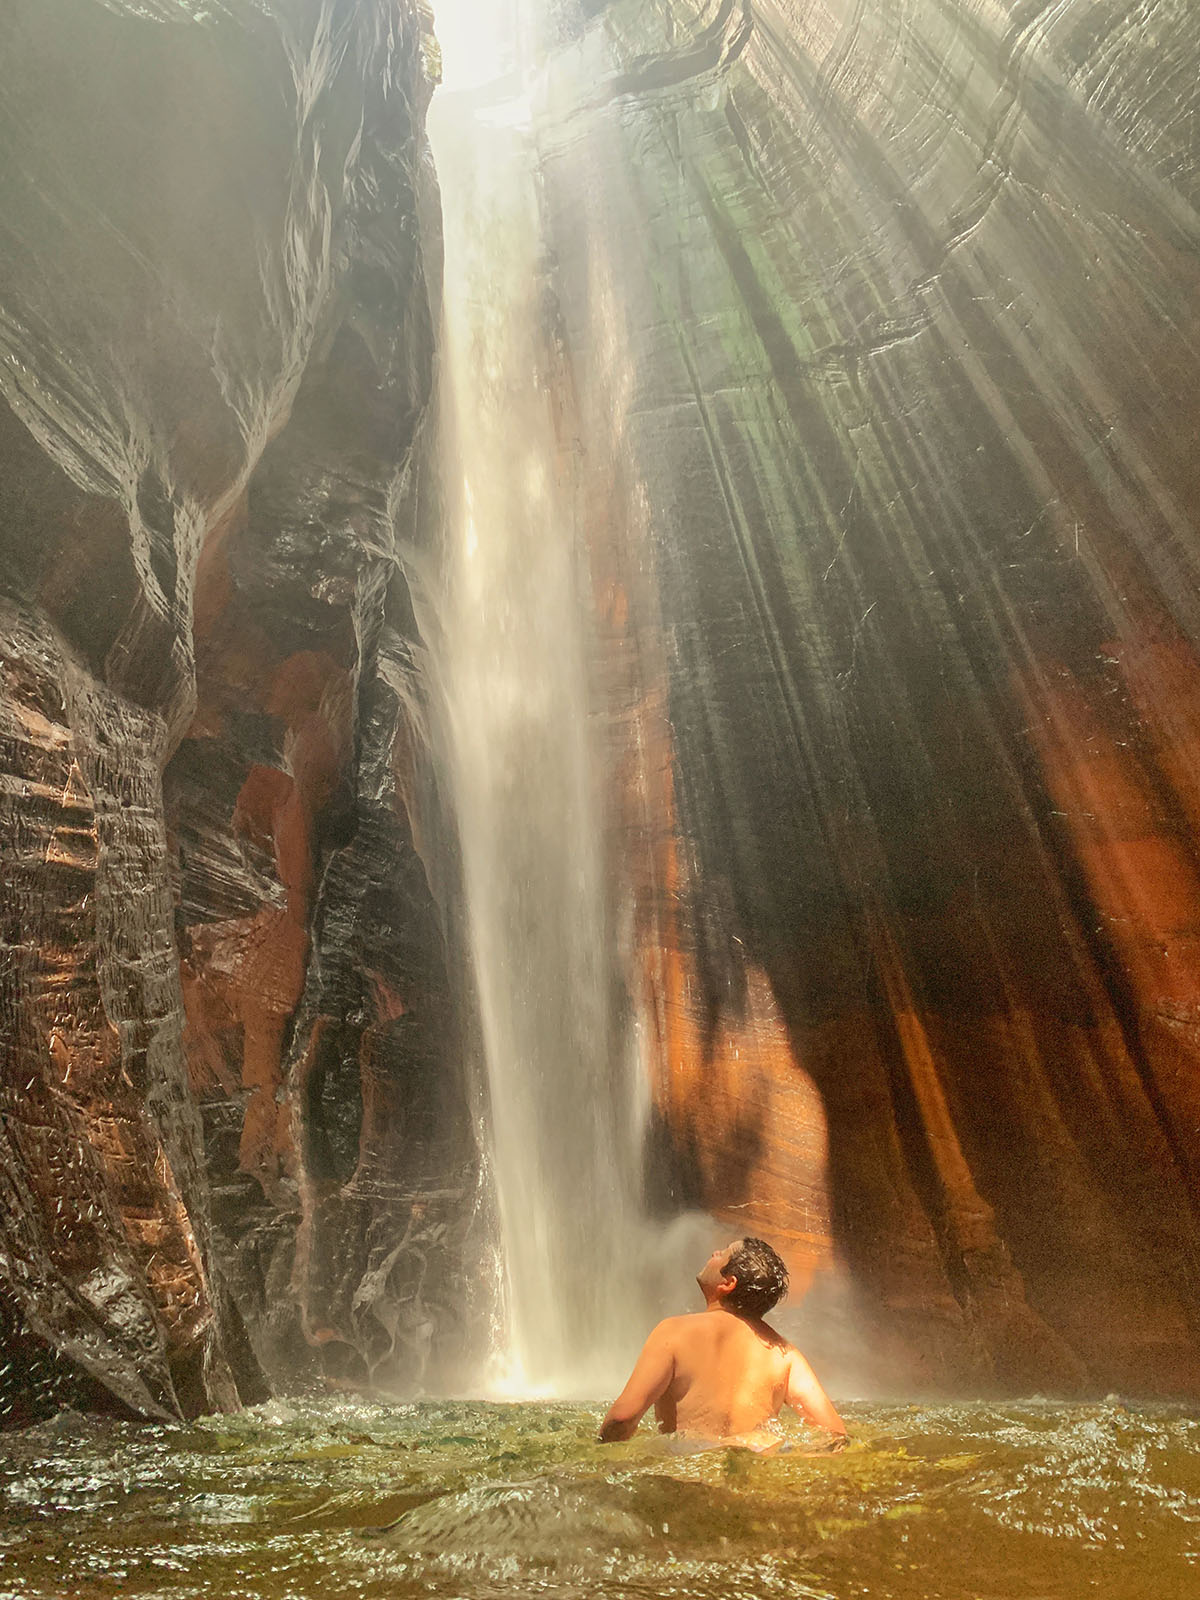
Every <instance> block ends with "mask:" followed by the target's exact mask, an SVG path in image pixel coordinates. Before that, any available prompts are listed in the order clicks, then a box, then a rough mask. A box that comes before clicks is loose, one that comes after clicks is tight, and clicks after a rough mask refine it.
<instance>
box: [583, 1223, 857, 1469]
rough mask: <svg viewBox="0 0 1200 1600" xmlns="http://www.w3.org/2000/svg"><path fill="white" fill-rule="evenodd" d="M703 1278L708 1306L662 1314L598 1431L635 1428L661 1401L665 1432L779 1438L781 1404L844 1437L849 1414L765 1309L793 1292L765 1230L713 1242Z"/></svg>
mask: <svg viewBox="0 0 1200 1600" xmlns="http://www.w3.org/2000/svg"><path fill="white" fill-rule="evenodd" d="M696 1282H697V1283H698V1284H699V1285H700V1290H701V1293H702V1294H703V1295H704V1310H703V1311H695V1312H692V1313H690V1314H689V1315H687V1316H683V1317H668V1318H667V1319H666V1321H665V1322H660V1323H659V1324H658V1326H657V1328H655V1329H654V1331H653V1332H652V1333H651V1335H650V1337H649V1338H648V1339H647V1340H646V1343H645V1345H644V1346H643V1349H642V1353H641V1355H640V1356H639V1357H638V1359H637V1364H636V1366H635V1367H634V1369H633V1373H632V1376H631V1377H630V1379H629V1382H628V1383H627V1384H626V1385H625V1387H624V1389H622V1390H621V1393H620V1394H619V1395H618V1396H617V1398H616V1399H615V1400H614V1401H613V1403H612V1405H611V1406H610V1407H609V1408H608V1415H607V1416H606V1417H605V1419H604V1421H603V1422H602V1423H601V1425H600V1439H601V1441H602V1442H603V1443H605V1444H611V1443H613V1442H614V1441H616V1440H618V1439H629V1438H632V1436H633V1435H634V1433H635V1432H636V1431H637V1425H638V1423H639V1422H640V1421H641V1419H642V1417H643V1416H644V1415H645V1413H646V1412H647V1411H648V1410H649V1409H650V1407H651V1406H653V1407H654V1414H655V1416H656V1417H657V1418H658V1430H659V1432H660V1433H683V1434H692V1435H693V1436H697V1437H699V1438H702V1439H706V1440H710V1441H711V1442H712V1443H714V1444H715V1443H717V1442H718V1441H719V1442H722V1443H727V1444H741V1445H747V1446H749V1448H750V1449H752V1450H767V1449H774V1448H777V1447H778V1445H779V1436H778V1434H774V1433H771V1432H769V1431H768V1430H767V1429H765V1428H764V1426H763V1424H764V1423H766V1422H767V1421H768V1420H770V1419H771V1418H773V1417H777V1416H778V1415H779V1412H780V1409H781V1407H782V1406H784V1405H785V1404H786V1405H789V1406H791V1407H792V1408H793V1409H794V1410H796V1411H798V1412H799V1413H800V1415H801V1416H802V1417H803V1418H804V1420H805V1421H806V1422H811V1423H815V1424H816V1425H817V1426H818V1427H821V1428H825V1429H827V1430H828V1432H829V1433H830V1434H832V1435H833V1440H832V1445H833V1448H835V1449H837V1448H840V1447H841V1446H842V1445H844V1444H845V1442H846V1424H845V1423H844V1422H843V1421H842V1419H841V1417H839V1416H838V1414H837V1412H836V1411H835V1410H834V1408H833V1406H832V1404H831V1403H830V1401H829V1397H828V1396H827V1395H826V1393H825V1391H824V1389H822V1387H821V1385H820V1384H819V1383H818V1382H817V1378H816V1374H815V1373H814V1372H813V1369H812V1368H811V1367H810V1366H809V1364H808V1362H807V1361H806V1360H805V1359H804V1357H803V1356H802V1355H801V1354H800V1352H799V1350H797V1349H796V1347H795V1346H794V1345H790V1344H789V1343H788V1342H787V1340H786V1339H784V1338H783V1337H782V1336H781V1335H780V1334H778V1333H776V1331H775V1329H774V1328H772V1327H770V1326H769V1325H768V1324H767V1323H765V1322H764V1321H763V1320H762V1319H763V1316H764V1314H765V1313H766V1312H768V1311H770V1309H771V1307H772V1306H773V1305H775V1303H776V1302H777V1301H778V1300H780V1299H782V1297H783V1296H784V1295H785V1294H786V1293H787V1286H788V1273H787V1268H786V1267H785V1266H784V1264H783V1262H782V1261H781V1260H780V1259H779V1257H778V1256H777V1255H776V1254H775V1252H774V1250H772V1249H771V1246H770V1245H769V1244H764V1243H763V1241H762V1240H761V1239H735V1240H734V1242H733V1243H732V1244H731V1245H727V1246H726V1247H725V1248H724V1249H723V1250H714V1251H713V1253H712V1255H711V1256H709V1258H708V1260H707V1261H706V1262H705V1264H704V1266H703V1268H702V1269H701V1271H700V1275H699V1277H698V1278H697V1279H696Z"/></svg>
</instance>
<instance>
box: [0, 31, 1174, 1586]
mask: <svg viewBox="0 0 1200 1600" xmlns="http://www.w3.org/2000/svg"><path fill="white" fill-rule="evenodd" d="M1189 11H1190V7H1189V6H1188V5H1187V4H1186V3H1185V0H1157V3H1155V4H1151V5H1147V6H1142V7H1138V8H1131V7H1129V6H1126V5H1123V4H1117V3H1115V0H1114V3H1112V4H1108V3H1102V4H1086V3H1084V0H1076V3H1070V0H1068V3H1065V4H1057V5H1053V6H1052V5H1049V4H1034V5H1016V4H1015V3H1008V0H998V3H985V0H903V3H897V4H885V3H884V0H866V3H856V4H853V5H852V4H850V3H849V0H824V3H821V4H809V3H808V0H804V3H801V0H736V3H733V0H705V3H702V0H664V3H662V4H659V5H656V6H654V7H649V6H646V5H644V4H641V3H634V0H612V3H609V4H607V5H606V4H603V3H601V0H587V3H582V0H581V3H579V4H572V3H566V0H564V3H563V4H561V5H558V6H556V7H548V8H547V14H548V16H549V22H548V24H547V26H546V29H545V37H544V40H543V47H544V61H545V67H546V71H545V75H544V77H543V79H542V80H541V81H540V82H539V84H538V85H537V87H536V90H535V92H534V96H533V104H534V116H535V132H534V137H535V138H536V141H537V144H538V147H539V149H540V180H541V199H542V205H543V222H544V224H545V227H546V229H547V233H548V237H549V240H550V242H551V245H552V249H550V250H549V251H548V252H547V253H546V257H545V260H544V262H542V264H541V267H540V270H541V272H542V275H543V282H542V283H541V285H540V288H539V292H540V294H541V296H542V303H543V306H544V310H545V323H546V325H545V329H544V330H543V331H544V334H545V339H546V343H547V346H548V347H549V351H550V355H549V357H548V359H547V361H546V363H545V364H544V365H545V371H546V372H549V373H551V375H552V381H550V382H549V383H548V384H547V392H548V393H549V395H550V406H551V410H552V413H553V419H552V420H553V427H554V429H555V430H556V438H557V449H558V452H559V457H560V463H559V464H560V467H561V470H562V472H563V474H564V477H570V476H571V475H572V474H573V475H574V476H573V477H571V482H572V487H573V491H574V490H576V489H577V494H576V499H575V504H576V506H577V508H578V513H579V515H580V516H581V517H582V520H583V524H584V527H585V533H586V543H587V558H588V560H589V561H590V569H589V576H590V579H591V582H592V594H593V597H594V622H595V642H596V647H597V648H596V652H595V654H596V661H595V663H594V665H595V668H596V672H595V686H596V689H597V705H598V709H599V710H601V711H602V713H603V719H602V720H603V726H604V727H605V729H606V731H607V734H608V738H609V754H610V756H611V762H610V766H609V772H608V799H609V803H610V813H609V814H610V820H611V823H612V826H611V827H610V828H609V830H608V835H607V837H606V840H605V847H606V848H607V849H608V850H609V852H610V864H611V866H612V869H613V870H612V874H611V876H612V883H611V885H610V898H611V910H612V925H613V927H614V928H618V929H620V930H622V931H621V938H622V940H624V941H625V944H624V947H623V950H622V955H623V957H624V961H625V968H624V972H623V974H622V978H623V983H624V988H625V992H624V993H623V994H622V995H620V996H619V997H617V1002H616V1003H617V1005H618V1006H619V1007H620V1008H622V1014H623V1015H624V1016H626V1017H628V1016H629V1015H631V1014H632V1012H633V1011H634V1010H636V1011H637V1013H638V1015H639V1017H640V1019H641V1023H642V1025H643V1026H642V1032H643V1034H644V1037H645V1040H646V1043H647V1048H646V1051H645V1055H646V1058H647V1059H648V1060H650V1061H651V1062H652V1064H653V1069H654V1072H655V1082H654V1084H653V1094H654V1114H653V1126H652V1130H651V1138H650V1141H649V1145H648V1149H647V1159H646V1169H647V1189H648V1191H649V1193H650V1195H651V1198H652V1200H653V1202H654V1203H655V1205H657V1206H658V1207H659V1208H660V1209H661V1210H662V1211H663V1212H664V1213H669V1212H672V1211H674V1210H677V1209H679V1208H681V1207H685V1206H689V1205H694V1206H700V1207H704V1208H710V1209H712V1210H713V1211H714V1212H716V1213H717V1214H718V1215H719V1216H720V1217H721V1218H722V1219H723V1220H725V1221H727V1222H728V1223H729V1225H730V1227H731V1228H732V1229H734V1230H735V1231H757V1232H763V1233H766V1234H768V1235H770V1236H772V1237H776V1238H779V1239H781V1240H783V1241H784V1242H785V1243H786V1245H787V1247H788V1252H789V1255H790V1259H791V1261H792V1264H793V1267H794V1270H795V1273H796V1275H797V1277H798V1278H799V1279H801V1280H806V1279H808V1278H810V1277H811V1278H812V1280H813V1282H814V1285H815V1289H814V1300H813V1302H812V1304H813V1305H814V1306H818V1307H819V1306H821V1305H824V1306H825V1307H826V1308H827V1310H828V1311H829V1316H830V1318H831V1321H830V1323H829V1326H830V1327H831V1328H832V1333H831V1334H830V1336H829V1337H830V1339H831V1341H832V1342H831V1344H830V1346H829V1348H830V1349H831V1350H832V1351H833V1352H834V1353H835V1354H836V1353H838V1345H839V1342H841V1343H844V1342H845V1338H846V1337H848V1336H849V1334H851V1333H852V1334H853V1336H854V1338H855V1340H857V1341H860V1342H861V1345H862V1348H861V1350H860V1351H859V1352H858V1354H857V1356H856V1360H857V1361H858V1363H859V1364H858V1366H857V1367H856V1368H855V1370H856V1372H861V1373H862V1374H863V1375H864V1385H865V1384H866V1383H870V1382H876V1381H878V1382H882V1383H883V1384H885V1385H886V1386H887V1387H888V1388H890V1389H893V1390H894V1388H895V1387H896V1386H898V1385H909V1386H916V1387H918V1388H919V1389H921V1390H945V1389H950V1390H958V1391H962V1390H964V1389H965V1390H968V1391H970V1392H979V1390H980V1389H981V1388H984V1389H996V1390H1001V1391H1010V1392H1011V1391H1017V1390H1024V1389H1029V1388H1052V1389H1056V1390H1070V1389H1076V1388H1090V1389H1096V1388H1100V1389H1101V1390H1104V1389H1107V1388H1110V1387H1115V1386H1119V1387H1124V1388H1128V1389H1130V1390H1135V1391H1145V1390H1147V1389H1148V1390H1154V1391H1160V1392H1181V1391H1188V1392H1193V1393H1194V1392H1195V1391H1196V1390H1197V1389H1198V1388H1200V1353H1198V1342H1197V1322H1198V1319H1200V1269H1198V1267H1197V1256H1196V1238H1197V1216H1196V1202H1195V1195H1196V1193H1197V1189H1196V1179H1197V1176H1198V1173H1197V1167H1198V1165H1200V1144H1198V1142H1197V1127H1198V1126H1200V1091H1198V1090H1197V1085H1198V1084H1200V1070H1198V1062H1197V1048H1198V1039H1200V1034H1198V1031H1197V1030H1198V1028H1200V992H1198V991H1197V985H1196V970H1197V968H1196V961H1195V956H1196V947H1197V937H1198V933H1200V856H1198V854H1197V849H1196V845H1195V823H1196V819H1197V812H1198V810H1200V779H1198V778H1197V749H1198V748H1200V745H1198V742H1197V741H1198V735H1197V729H1198V728H1200V660H1198V656H1197V645H1198V635H1200V609H1198V602H1197V594H1198V593H1200V590H1198V588H1197V583H1196V577H1197V574H1196V570H1195V569H1196V552H1197V542H1196V534H1195V528H1196V517H1197V511H1198V509H1200V457H1198V456H1197V453H1196V451H1195V449H1194V439H1195V435H1196V423H1197V409H1196V408H1197V402H1196V397H1195V381H1194V378H1195V370H1196V358H1197V353H1198V346H1200V311H1198V310H1197V307H1198V306H1200V298H1198V296H1197V288H1198V285H1200V275H1198V271H1197V262H1198V260H1200V223H1198V220H1197V212H1196V204H1197V189H1196V172H1197V165H1196V148H1195V138H1194V126H1195V109H1196V108H1195V97H1196V93H1197V91H1196V88H1195V85H1196V82H1197V81H1198V77H1200V74H1198V72H1197V67H1198V66H1200V36H1198V34H1197V30H1196V27H1195V24H1194V20H1193V19H1192V18H1191V17H1190V16H1189ZM428 26H429V19H428V16H427V15H426V13H425V9H424V8H423V7H422V6H420V5H418V4H416V3H411V0H394V3H393V0H374V3H372V0H353V3H352V0H209V3H207V4H205V5H203V6H200V5H196V6H192V7H187V6H184V5H182V4H178V3H176V0H9V4H8V5H7V7H6V8H5V10H4V14H3V17H2V18H0V147H2V148H3V151H4V160H3V162H0V870H2V872H3V917H4V924H3V930H2V931H0V1035H2V1038H3V1058H2V1063H0V1122H2V1128H0V1202H2V1203H0V1348H2V1352H3V1354H2V1356H0V1420H8V1421H9V1422H27V1421H31V1420H33V1419H34V1418H35V1417H36V1416H37V1415H39V1414H40V1413H42V1412H44V1411H49V1410H54V1409H56V1408H57V1407H59V1406H61V1405H63V1404H70V1405H73V1406H76V1407H80V1408H87V1409H96V1408H106V1407H107V1408H113V1409H116V1410H118V1411H125V1412H134V1413H137V1414H139V1415H142V1416H153V1417H157V1418H163V1417H170V1416H178V1415H180V1414H186V1415H195V1414H197V1413H199V1412H201V1411H212V1410H217V1409H222V1408H230V1407H234V1406H236V1405H237V1404H238V1403H239V1401H246V1400H254V1399H257V1398H259V1397H260V1396H261V1395H262V1393H263V1392H264V1384H265V1382H266V1381H267V1380H268V1379H275V1378H283V1379H284V1380H286V1381H288V1382H296V1381H306V1382H307V1381H314V1380H318V1379H326V1380H332V1381H334V1382H337V1383H345V1384H349V1385H366V1384H379V1385H383V1386H387V1387H391V1388H397V1387H399V1388H405V1387H412V1386H414V1385H418V1384H428V1385H430V1386H436V1385H438V1384H447V1383H449V1384H452V1383H453V1382H454V1381H455V1375H456V1374H457V1373H458V1372H460V1371H461V1363H462V1360H463V1358H464V1355H465V1351H466V1341H467V1339H468V1337H469V1331H468V1327H467V1324H466V1323H465V1322H464V1319H463V1316H462V1310H463V1306H464V1304H466V1303H467V1302H468V1301H469V1299H470V1296H471V1294H472V1293H474V1292H476V1290H477V1288H478V1285H475V1286H474V1287H473V1286H472V1284H471V1283H470V1282H468V1281H467V1279H468V1277H469V1273H468V1272H467V1269H466V1268H465V1266H464V1263H465V1262H467V1261H469V1260H470V1259H471V1254H470V1250H471V1246H470V1242H469V1240H468V1238H467V1235H468V1233H469V1230H470V1227H471V1225H472V1218H473V1217H474V1216H475V1214H476V1209H477V1198H478V1187H479V1185H478V1174H477V1163H476V1157H475V1146H474V1141H473V1138H472V1135H471V1131H470V1116H469V1114H468V1109H467V1095H466V1088H465V1085H464V1082H463V1076H462V1068H461V1066H460V1061H461V1058H462V1057H463V1056H464V1054H467V1055H469V1053H470V1047H471V1046H470V1037H469V1036H470V1035H471V1033H472V1029H473V1027H474V1024H473V1022H472V1021H471V1018H470V1014H469V1013H470V1006H469V1005H465V1004H464V1003H463V1000H462V997H463V995H464V993H466V992H467V990H466V985H464V984H462V983H461V977H462V974H461V971H456V970H455V968H456V961H457V960H458V958H457V957H456V956H455V955H454V952H455V951H456V950H458V949H460V947H461V946H460V941H459V940H458V936H457V931H456V928H455V923H454V918H455V916H456V914H457V913H456V911H455V906H454V896H453V894H452V893H451V894H449V895H448V894H446V893H445V892H444V890H445V886H446V884H447V883H452V881H453V878H454V873H455V863H454V850H453V847H452V846H451V845H450V843H449V837H450V833H451V831H452V830H451V828H450V826H449V825H448V823H447V820H446V819H447V816H448V808H447V806H446V805H445V803H444V796H442V795H440V794H439V793H438V781H439V780H438V777H437V775H436V774H435V773H434V772H433V771H432V770H431V766H430V761H429V756H428V739H427V726H426V715H425V714H426V709H427V708H426V694H427V686H426V683H425V680H424V676H423V674H424V670H425V669H424V665H423V661H422V656H421V641H420V637H419V631H420V630H419V628H418V626H417V623H416V620H415V615H414V594H413V593H412V592H410V587H409V584H410V580H411V581H412V583H413V585H414V589H415V588H417V587H418V586H419V585H418V577H419V574H421V572H422V571H423V570H424V569H425V567H426V565H427V564H428V562H429V558H430V549H431V541H432V540H433V539H434V538H436V536H437V534H436V528H437V523H438V508H437V504H436V494H435V493H433V492H432V490H431V486H430V484H429V483H428V481H427V476H426V464H427V460H428V457H427V454H426V447H427V444H428V427H427V413H428V410H429V396H430V393H431V389H432V386H433V349H434V338H433V331H432V325H433V319H432V314H431V309H430V300H431V295H430V292H429V285H430V283H431V282H432V281H433V280H434V279H435V278H436V276H437V271H438V266H437V262H436V252H437V237H438V227H437V221H436V198H435V196H434V193H433V189H432V174H431V172H430V169H429V166H428V160H427V157H425V155H424V154H423V143H422V133H421V127H422V119H423V116H424V111H425V105H426V101H427V98H428V94H429V87H430V80H429V72H428V70H427V65H429V64H431V63H432V59H433V58H432V54H431V51H432V47H431V45H430V42H429V32H428ZM503 92H507V91H503ZM540 381H541V379H539V382H540ZM567 462H570V463H572V465H571V466H570V468H569V470H568V468H567V467H566V465H564V464H565V463H567ZM416 603H417V604H418V605H419V604H420V603H421V598H420V596H419V595H418V596H417V599H416ZM435 869H436V870H435ZM630 997H632V1000H633V1002H634V1005H633V1007H630V1006H629V1004H628V1002H629V999H630ZM847 1285H853V1290H852V1291H850V1290H849V1289H847V1287H846V1286H847ZM809 1332H811V1333H812V1335H813V1337H819V1329H818V1328H817V1327H816V1325H815V1323H814V1325H813V1327H812V1328H811V1329H810V1330H807V1331H806V1333H805V1337H806V1339H808V1333H809ZM808 1343H809V1346H810V1348H811V1339H809V1340H808ZM264 1372H265V1374H266V1376H264ZM430 1516H431V1518H433V1520H434V1521H436V1517H435V1516H434V1514H433V1513H430ZM1189 1559H1190V1558H1189ZM38 1581H41V1580H40V1579H39V1580H38ZM1066 1581H1067V1580H1066V1579H1065V1578H1064V1583H1065V1582H1066ZM1072 1581H1073V1580H1072ZM1138 1581H1140V1579H1139V1580H1138ZM30 1592H33V1591H32V1590H31V1591H30ZM1130 1592H1131V1593H1133V1592H1139V1591H1136V1589H1131V1590H1130Z"/></svg>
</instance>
